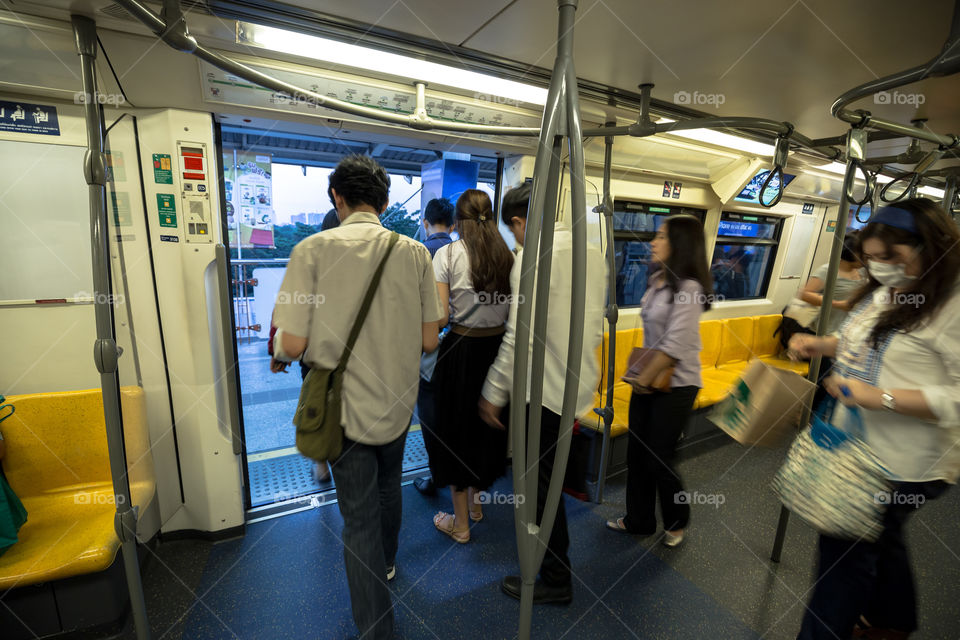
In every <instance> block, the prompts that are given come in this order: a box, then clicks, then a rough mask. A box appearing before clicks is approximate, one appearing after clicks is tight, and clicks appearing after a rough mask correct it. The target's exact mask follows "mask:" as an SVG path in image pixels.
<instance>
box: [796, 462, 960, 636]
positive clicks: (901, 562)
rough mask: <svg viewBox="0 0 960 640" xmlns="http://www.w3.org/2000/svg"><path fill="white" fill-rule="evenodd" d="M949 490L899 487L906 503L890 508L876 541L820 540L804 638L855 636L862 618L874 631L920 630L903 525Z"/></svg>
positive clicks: (936, 484)
mask: <svg viewBox="0 0 960 640" xmlns="http://www.w3.org/2000/svg"><path fill="white" fill-rule="evenodd" d="M948 487H949V485H948V484H947V483H945V482H942V481H939V480H934V481H930V482H899V483H895V484H894V488H893V492H892V494H893V495H894V496H897V497H900V498H903V500H902V501H901V500H898V501H897V502H896V503H892V504H890V506H889V507H887V511H886V514H885V515H884V519H883V532H882V533H881V534H880V537H879V538H878V539H877V541H876V542H862V541H861V542H857V541H853V540H839V539H837V538H831V537H829V536H824V535H821V536H820V549H819V550H820V559H819V567H818V570H817V582H816V586H815V587H814V591H813V595H812V596H811V597H810V604H809V605H807V611H806V613H805V614H804V616H803V624H802V625H801V627H800V635H798V636H797V639H798V640H821V639H823V640H836V639H837V638H843V639H846V638H849V637H850V636H851V635H852V634H853V626H854V624H856V622H857V620H858V619H859V618H860V616H861V615H862V616H863V617H865V618H866V619H867V622H869V623H870V624H871V625H872V626H874V627H878V628H881V629H895V630H897V631H904V632H907V633H912V632H914V631H916V629H917V600H916V592H915V590H914V583H913V572H912V571H911V570H910V558H909V556H908V555H907V548H906V545H905V544H904V537H903V526H904V524H906V521H907V519H908V518H909V516H910V515H911V514H912V513H913V512H914V511H916V510H917V509H919V508H920V506H921V505H922V504H923V502H925V501H926V500H932V499H933V498H936V497H938V496H939V495H940V494H942V493H943V492H944V491H946V490H947V488H948Z"/></svg>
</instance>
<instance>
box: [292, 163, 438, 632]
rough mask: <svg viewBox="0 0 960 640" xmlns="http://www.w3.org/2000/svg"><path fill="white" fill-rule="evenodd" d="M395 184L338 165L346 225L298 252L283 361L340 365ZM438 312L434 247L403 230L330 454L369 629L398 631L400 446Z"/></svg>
mask: <svg viewBox="0 0 960 640" xmlns="http://www.w3.org/2000/svg"><path fill="white" fill-rule="evenodd" d="M389 189H390V178H389V177H388V176H387V173H386V171H384V169H383V167H381V166H380V165H379V164H377V163H376V162H375V161H374V160H373V159H371V158H369V157H367V156H349V157H347V158H344V159H343V160H341V161H340V163H339V164H338V165H337V168H336V170H334V172H333V173H331V174H330V177H329V189H328V193H329V196H330V200H331V201H332V202H333V203H334V205H335V206H336V208H337V215H338V217H339V218H340V225H339V226H338V227H336V228H333V229H329V230H327V231H324V232H322V233H317V234H314V235H312V236H310V237H309V238H306V239H305V240H303V241H302V242H300V243H299V244H298V245H297V246H296V247H294V249H293V252H292V253H291V254H290V263H289V264H288V265H287V271H286V274H285V275H284V278H283V284H282V286H281V287H280V293H279V294H278V295H277V304H276V307H275V309H274V324H275V325H276V326H277V334H276V337H275V340H274V351H275V355H276V357H277V358H278V359H281V360H290V359H296V358H300V357H302V358H303V360H304V361H305V362H306V363H307V364H308V365H309V366H310V367H311V368H316V369H333V368H334V367H335V366H336V365H337V361H338V360H339V358H340V355H341V354H342V353H343V349H344V345H345V343H346V341H347V336H348V335H349V333H350V329H351V327H352V326H353V323H354V321H355V320H356V317H357V313H358V311H359V309H360V304H361V301H362V299H363V296H364V293H365V292H366V289H367V286H368V284H369V283H370V281H371V279H372V276H373V273H374V272H375V271H376V269H377V266H378V265H379V264H380V261H381V259H382V258H383V256H384V255H386V251H387V246H388V242H389V240H390V237H391V235H392V233H391V232H390V231H389V230H387V229H385V228H384V227H383V226H382V225H381V224H380V220H379V218H378V216H379V215H380V214H382V213H383V212H384V210H386V208H387V199H388V196H389ZM440 317H441V311H440V303H439V301H438V297H437V284H436V280H435V279H434V275H433V264H432V262H431V260H430V254H429V252H428V251H427V249H426V247H424V246H423V245H422V244H420V243H419V242H417V241H415V240H413V239H411V238H407V237H405V236H401V237H400V238H399V239H398V241H397V244H396V245H395V246H394V248H393V251H392V253H391V254H390V256H389V258H388V259H387V264H386V265H385V268H384V270H383V275H382V278H381V280H380V284H379V286H378V287H377V290H376V294H375V295H374V297H373V300H372V303H371V305H370V310H369V313H368V314H367V317H366V319H365V321H364V323H363V326H362V328H361V330H360V334H359V337H358V339H357V342H356V345H355V346H354V348H353V351H352V354H351V356H350V359H349V361H348V362H347V366H346V370H345V371H344V376H343V388H342V398H341V402H342V404H341V425H342V426H343V428H344V443H343V452H342V453H341V454H340V457H339V458H337V459H336V460H335V461H333V463H332V468H333V478H334V481H335V482H336V486H337V504H338V506H339V507H340V513H341V514H342V515H343V545H344V547H345V550H344V560H345V563H346V573H347V582H348V584H349V586H350V600H351V603H352V606H353V618H354V621H355V622H356V623H357V626H358V627H359V628H360V632H361V635H362V636H363V637H364V638H372V639H377V640H379V639H381V638H392V637H393V605H392V602H391V599H390V590H389V589H388V588H387V584H386V580H390V579H392V578H393V576H394V575H395V559H396V553H397V543H398V536H399V533H400V515H401V494H400V478H401V472H402V466H403V445H404V442H405V440H406V435H407V428H408V427H409V425H410V418H411V416H412V414H413V407H414V405H415V404H416V401H417V380H418V379H419V371H420V354H421V351H427V352H430V351H433V350H434V349H436V348H437V344H438V341H437V333H438V326H439V324H438V320H439V319H440ZM278 346H279V348H280V353H279V354H277V353H276V351H277V349H278ZM385 578H386V580H385Z"/></svg>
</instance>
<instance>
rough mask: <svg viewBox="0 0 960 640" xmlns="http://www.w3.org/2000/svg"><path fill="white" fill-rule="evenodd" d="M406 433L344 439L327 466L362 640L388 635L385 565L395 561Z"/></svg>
mask: <svg viewBox="0 0 960 640" xmlns="http://www.w3.org/2000/svg"><path fill="white" fill-rule="evenodd" d="M406 439H407V434H406V432H404V433H403V435H402V436H400V437H399V438H397V439H396V440H394V441H393V442H390V443H387V444H384V445H377V446H373V445H366V444H360V443H358V442H354V441H352V440H349V439H347V438H344V442H343V453H342V454H341V455H340V457H339V458H338V459H337V461H336V462H335V463H334V464H333V465H332V468H333V479H334V481H335V482H336V485H337V505H338V506H339V507H340V514H341V515H342V516H343V558H344V562H345V564H346V569H347V584H348V585H349V587H350V603H351V605H352V607H353V620H354V622H356V623H357V627H358V628H359V629H360V634H361V636H362V637H363V638H365V639H370V640H381V639H387V638H392V637H393V603H392V601H391V600H390V589H389V588H388V587H387V567H388V566H392V565H393V564H394V562H395V561H396V556H397V544H398V540H399V536H400V515H401V494H400V477H401V475H402V469H403V446H404V444H405V443H406Z"/></svg>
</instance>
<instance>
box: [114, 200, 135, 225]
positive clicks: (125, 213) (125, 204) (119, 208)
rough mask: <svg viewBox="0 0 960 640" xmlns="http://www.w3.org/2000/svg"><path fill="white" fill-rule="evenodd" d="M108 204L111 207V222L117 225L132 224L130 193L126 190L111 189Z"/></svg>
mask: <svg viewBox="0 0 960 640" xmlns="http://www.w3.org/2000/svg"><path fill="white" fill-rule="evenodd" d="M110 206H111V207H113V224H114V225H116V226H118V227H129V226H132V225H133V217H132V216H131V214H130V194H129V193H127V192H126V191H119V192H118V191H111V192H110Z"/></svg>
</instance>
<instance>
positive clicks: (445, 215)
mask: <svg viewBox="0 0 960 640" xmlns="http://www.w3.org/2000/svg"><path fill="white" fill-rule="evenodd" d="M454 213H455V210H454V208H453V203H452V202H450V201H449V200H447V199H446V198H434V199H433V200H431V201H430V202H428V203H427V206H426V207H425V208H424V210H423V219H424V220H426V221H427V222H428V223H430V224H442V225H443V226H445V227H452V226H453V214H454Z"/></svg>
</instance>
